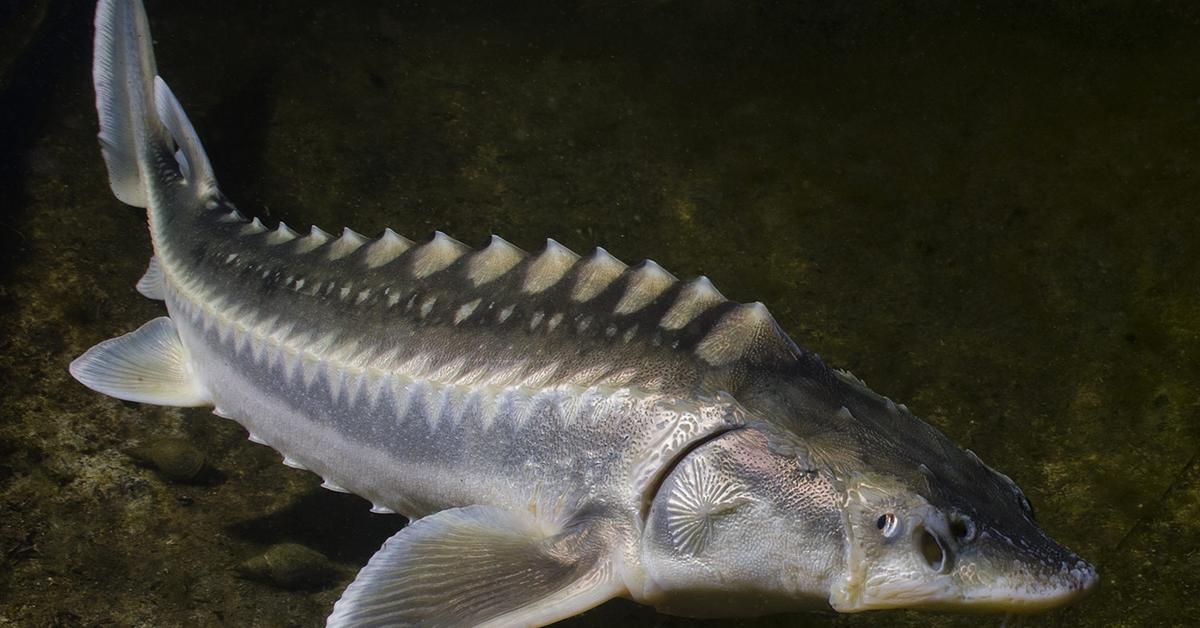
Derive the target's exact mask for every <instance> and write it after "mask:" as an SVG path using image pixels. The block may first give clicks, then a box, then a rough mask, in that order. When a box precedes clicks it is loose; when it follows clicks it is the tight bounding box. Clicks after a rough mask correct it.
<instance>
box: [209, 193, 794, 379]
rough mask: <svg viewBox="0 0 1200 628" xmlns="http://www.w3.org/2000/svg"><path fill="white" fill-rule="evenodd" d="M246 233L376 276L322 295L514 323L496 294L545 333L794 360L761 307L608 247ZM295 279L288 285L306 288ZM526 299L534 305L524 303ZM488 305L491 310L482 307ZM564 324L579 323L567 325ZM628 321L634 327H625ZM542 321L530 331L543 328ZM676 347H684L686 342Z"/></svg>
mask: <svg viewBox="0 0 1200 628" xmlns="http://www.w3.org/2000/svg"><path fill="white" fill-rule="evenodd" d="M232 218H233V219H234V220H236V219H238V218H240V214H237V215H233V216H232ZM241 221H245V219H241ZM239 233H240V234H241V235H245V236H254V237H262V238H263V239H264V243H265V244H268V245H271V246H276V245H286V247H287V248H286V249H285V250H286V251H287V252H288V253H290V254H292V255H296V256H302V257H309V258H311V261H315V260H317V259H323V260H325V261H326V263H327V264H329V265H330V267H334V266H342V267H345V271H346V272H347V273H353V272H358V273H366V274H367V275H368V277H367V278H364V279H366V281H361V280H360V281H345V282H343V285H342V287H340V288H339V289H338V290H323V291H318V290H316V289H315V288H312V287H311V286H310V290H312V291H313V294H314V295H320V296H328V297H330V298H340V299H341V300H343V301H348V302H351V303H353V304H355V305H360V304H363V303H366V304H368V305H369V304H371V303H385V304H387V305H388V306H389V307H394V306H401V307H403V306H404V305H405V301H406V300H407V302H408V305H409V307H407V308H405V311H412V312H414V313H415V315H416V316H419V317H420V318H421V319H422V320H428V321H430V322H434V321H445V322H447V323H448V324H452V325H455V326H458V325H460V324H464V323H466V322H468V321H474V322H476V323H481V322H483V319H481V318H480V317H481V316H483V314H484V313H485V312H493V318H494V319H495V322H497V323H505V322H507V321H508V319H509V317H510V316H511V314H510V313H511V312H513V311H514V310H513V307H508V306H506V305H504V304H502V303H500V300H502V299H500V298H499V297H498V298H497V299H494V300H492V301H491V302H490V303H488V301H489V298H490V297H493V296H497V295H501V294H503V295H505V296H504V298H507V299H508V300H511V301H514V303H513V305H517V310H518V311H521V308H525V309H527V310H528V317H527V318H530V319H533V320H534V321H537V323H541V322H542V321H545V322H546V323H547V325H542V326H541V329H543V330H545V331H554V330H555V329H568V328H574V329H575V330H576V331H577V332H578V333H582V332H583V331H584V330H585V329H587V328H588V327H589V326H591V325H592V324H593V323H595V326H593V327H592V330H593V331H596V330H607V331H608V336H610V337H615V336H617V335H618V334H617V332H618V331H621V330H624V331H625V332H627V333H624V334H621V336H622V337H624V338H625V339H626V342H628V341H629V338H630V337H632V336H633V335H634V333H635V331H645V330H646V329H647V328H648V327H657V328H658V329H659V330H660V332H661V333H660V336H661V334H662V333H666V334H675V336H677V337H687V338H688V339H689V340H688V341H687V342H685V343H684V346H685V347H686V348H690V349H691V350H692V351H693V352H694V354H695V356H696V357H697V358H699V359H700V360H701V361H703V362H705V363H707V364H709V365H711V366H715V367H724V366H728V365H730V364H732V363H735V362H738V361H742V360H747V359H757V358H761V357H762V356H773V357H775V356H780V357H783V358H784V359H790V353H792V350H791V349H789V347H792V346H794V345H792V344H791V343H790V341H788V340H787V338H786V336H785V335H784V334H783V333H782V331H780V329H779V326H778V324H777V323H776V322H775V320H774V319H773V318H772V317H771V315H770V313H769V312H768V311H767V309H766V307H765V306H763V305H762V304H761V303H751V304H735V303H731V302H729V301H728V299H726V298H725V296H724V295H722V294H721V293H720V292H719V291H718V290H717V289H716V288H715V287H714V286H713V285H712V282H711V281H709V280H708V278H707V277H704V276H700V277H697V278H695V279H692V280H690V281H685V282H681V281H679V280H678V279H676V278H675V276H674V275H672V274H671V273H669V272H668V271H666V270H665V269H664V268H663V267H662V266H660V265H658V264H657V263H655V262H654V261H652V260H645V261H643V262H642V263H640V264H637V265H635V266H632V267H630V266H627V265H626V264H624V263H623V262H621V261H620V260H618V259H617V258H615V257H613V256H612V255H611V254H609V253H608V252H607V251H606V250H604V249H603V248H600V247H597V248H596V249H594V250H593V251H592V252H591V253H590V254H588V255H586V256H582V257H581V256H580V255H578V254H576V253H575V252H573V251H571V250H570V249H568V248H567V247H565V246H563V245H562V244H560V243H558V242H557V241H555V240H553V239H547V240H546V243H545V245H544V246H543V247H541V249H540V250H538V251H537V252H535V253H533V254H530V253H527V252H525V251H524V250H522V249H520V248H519V247H516V246H514V245H513V244H511V243H509V242H508V241H506V240H504V239H503V238H500V237H499V236H492V237H491V239H490V240H489V242H488V244H487V245H486V246H484V247H482V248H480V249H471V248H470V247H468V246H467V245H465V244H463V243H462V242H459V241H458V240H455V239H454V238H451V237H450V236H448V235H446V234H444V233H442V232H440V231H436V232H434V234H433V236H432V237H431V238H429V239H428V240H427V241H425V242H423V243H419V244H417V243H414V242H413V241H412V240H409V239H408V238H405V237H403V236H401V235H399V234H397V233H396V232H394V231H392V230H391V229H387V230H385V231H384V232H383V234H382V235H381V236H379V237H378V238H375V239H368V238H366V237H365V236H363V235H361V234H359V233H357V232H355V231H353V230H351V229H349V228H346V229H344V230H343V231H342V234H341V236H340V237H337V238H334V237H332V236H331V235H329V234H328V233H326V232H324V231H322V230H321V229H320V228H318V227H316V226H314V227H312V228H311V230H310V232H309V234H308V235H306V236H303V237H300V236H299V235H298V234H297V233H296V232H295V231H293V230H292V229H290V228H289V227H288V226H287V225H285V224H283V223H280V224H279V226H278V227H277V228H276V229H274V230H269V229H267V228H266V227H264V226H262V224H261V222H259V221H258V220H257V219H255V220H254V221H248V222H243V224H242V226H241V228H240V229H239ZM370 275H374V276H375V279H374V280H373V281H372V280H370V278H369V277H370ZM295 283H296V282H295V280H293V284H292V285H289V286H288V287H290V288H292V289H296V290H298V289H299V286H297V285H295ZM373 284H379V285H377V286H373ZM300 285H303V284H300ZM422 289H427V290H428V289H437V290H442V291H445V292H448V293H449V296H448V297H443V298H441V299H436V298H429V297H422V298H417V297H416V296H415V292H416V291H419V290H422ZM409 293H414V294H412V295H410V294H409ZM409 296H412V297H413V298H409ZM522 299H523V300H525V301H527V302H529V303H525V304H521V305H518V304H517V303H516V302H517V301H518V300H522ZM481 302H483V303H484V304H485V305H488V306H491V307H480V303H481ZM530 303H532V304H530ZM520 318H521V317H520V316H517V317H513V320H514V321H515V320H519V319H520ZM564 318H565V319H566V320H567V321H568V322H572V321H573V324H562V325H561V326H560V322H561V321H563V320H564ZM593 319H595V320H593ZM623 321H624V322H626V323H627V324H625V325H624V326H623V327H622V326H621V323H622V322H623ZM530 322H532V321H530ZM537 323H534V324H532V325H528V327H529V329H530V330H531V331H532V330H536V329H538V328H539V325H538V324H537ZM647 323H648V324H647ZM689 330H690V331H689ZM597 333H598V332H597ZM673 344H674V346H676V347H679V346H681V345H680V342H678V338H677V340H676V342H674V343H673Z"/></svg>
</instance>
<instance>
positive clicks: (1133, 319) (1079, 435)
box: [0, 0, 1200, 626]
mask: <svg viewBox="0 0 1200 628" xmlns="http://www.w3.org/2000/svg"><path fill="white" fill-rule="evenodd" d="M71 4H74V3H68V2H62V3H55V2H48V1H33V0H31V2H29V3H26V4H23V5H22V7H21V8H6V9H4V10H3V11H0V17H4V18H6V19H8V20H9V21H8V24H6V25H4V26H3V27H0V28H3V29H4V30H3V34H4V35H5V42H6V45H5V46H4V47H0V63H3V65H2V66H0V72H3V78H2V79H0V80H2V81H3V83H2V84H0V89H2V90H3V91H2V92H0V94H2V95H3V100H0V113H3V114H5V118H6V119H4V120H2V121H0V124H3V125H4V129H3V131H2V133H3V135H2V136H0V139H2V140H4V141H3V142H2V143H3V146H2V147H0V151H4V153H3V154H4V155H5V162H4V164H3V170H2V171H0V184H2V186H0V187H2V188H3V189H2V190H0V200H3V202H4V205H5V209H6V216H5V217H4V218H3V224H2V231H3V233H2V234H0V240H2V246H3V249H4V251H3V255H2V258H3V260H4V262H5V264H6V265H5V268H4V270H3V274H2V275H0V308H2V312H3V318H2V319H0V329H2V333H3V335H2V337H0V347H2V351H0V387H2V390H3V403H2V404H0V626H2V625H20V626H26V625H30V626H50V625H57V626H76V625H79V626H93V625H147V626H149V625H156V626H159V625H167V626H169V625H222V624H224V625H236V626H248V625H259V626H275V625H297V626H309V625H319V624H320V623H321V622H322V621H323V618H324V617H325V615H326V614H327V612H328V610H329V608H330V606H331V605H332V603H333V601H334V600H335V599H336V598H337V596H338V594H339V592H340V589H341V588H342V586H344V583H345V582H348V580H349V578H350V577H351V576H352V574H353V570H354V569H355V568H356V567H357V566H358V565H360V564H362V563H363V562H365V561H366V559H367V558H368V557H369V556H370V554H371V552H372V551H373V550H374V549H375V548H376V547H377V546H378V544H379V543H380V542H382V540H383V539H384V538H386V537H387V536H388V535H389V534H390V533H391V532H392V531H394V530H395V529H396V528H397V527H398V526H399V525H400V524H401V521H400V520H399V519H398V518H395V517H391V518H389V517H380V516H374V515H370V514H369V513H367V512H366V508H367V506H366V504H365V502H362V501H361V500H359V499H357V498H354V497H350V496H344V495H335V494H332V493H328V492H325V491H322V490H320V489H319V488H318V487H317V481H315V477H314V476H311V475H309V474H307V473H304V472H300V471H295V470H291V469H288V468H286V467H283V466H282V465H280V464H278V457H277V456H276V454H274V453H273V452H271V451H270V450H268V449H266V448H262V447H258V446H255V445H252V444H250V443H248V442H246V441H245V435H244V433H243V432H242V431H241V430H240V428H238V427H237V426H236V425H234V424H232V423H230V422H226V421H221V420H219V419H216V418H215V417H212V416H211V415H210V414H208V413H207V412H206V411H203V410H177V409H163V408H153V407H149V406H142V405H135V404H123V403H120V402H117V401H114V400H111V399H106V398H102V397H100V396H98V395H96V394H93V393H90V392H88V391H86V390H84V389H83V388H82V387H81V386H79V385H77V384H76V383H74V382H73V381H72V380H70V379H69V377H68V376H67V373H66V364H67V363H68V362H69V361H70V359H72V358H73V357H74V356H76V355H78V354H79V353H80V352H82V351H83V350H84V349H86V348H87V347H89V346H91V345H92V344H94V343H96V342H97V341H99V340H101V339H104V338H108V337H111V336H114V335H118V334H120V333H123V332H125V331H128V330H130V329H133V328H134V327H136V326H138V325H139V324H140V323H142V322H143V321H145V320H148V319H150V318H152V317H154V316H157V315H159V314H160V313H161V310H160V305H158V304H156V303H154V302H150V301H148V300H146V299H144V298H142V297H140V296H139V295H138V294H137V293H136V292H135V291H134V290H133V284H134V282H135V281H136V280H137V278H138V277H139V276H140V274H141V272H142V270H143V267H144V265H145V262H146V259H147V258H148V257H149V254H150V249H149V244H148V241H147V238H146V235H145V230H144V218H143V216H141V215H140V214H139V213H138V212H136V211H134V210H132V209H129V208H124V207H122V206H120V205H119V204H118V203H117V202H116V201H115V200H114V199H113V198H112V196H111V194H110V193H109V191H108V186H107V182H106V180H105V171H104V167H103V164H102V162H101V160H100V156H99V151H98V150H97V149H96V143H95V140H94V134H95V130H96V129H95V112H94V109H93V105H92V93H91V85H90V80H89V64H90V32H89V29H88V22H89V21H90V15H89V13H90V9H88V8H87V7H84V8H82V9H80V8H74V7H72V6H69V5H71ZM813 4H814V6H800V5H788V6H773V5H771V6H758V7H754V8H748V7H743V6H741V5H740V3H721V2H702V3H690V2H687V3H685V2H657V3H645V4H638V5H635V6H626V5H625V4H624V3H606V2H590V1H586V0H585V1H582V2H576V3H571V4H570V5H569V7H568V6H567V5H561V6H560V7H559V8H555V9H521V10H514V9H511V8H509V9H500V8H491V6H490V4H485V3H480V4H479V6H469V7H465V8H453V9H451V8H445V7H442V6H441V5H440V3H431V4H430V5H414V4H409V3H395V2H366V1H363V2H355V3H329V2H312V1H308V0H304V1H299V2H282V1H276V2H265V3H256V4H255V6H254V7H253V8H250V7H247V6H244V5H243V3H237V2H217V1H209V2H176V3H165V2H152V3H151V4H150V6H149V10H150V14H151V23H152V27H153V29H154V32H155V35H156V37H157V45H158V53H159V64H160V68H161V71H162V73H163V74H164V75H165V77H166V78H167V79H168V80H169V81H170V83H171V85H172V87H173V88H174V90H175V92H176V93H177V94H178V95H179V97H180V99H181V100H182V101H183V103H184V105H185V107H186V108H187V109H188V111H189V113H190V114H191V117H192V119H193V121H194V122H195V124H196V126H197V128H198V130H199V131H200V133H201V136H202V137H203V138H204V140H205V143H206V146H207V147H208V149H209V154H210V156H211V157H212V160H213V163H214V165H215V167H216V169H217V175H218V178H219V179H220V181H221V182H222V187H223V188H224V190H225V191H226V192H227V194H228V195H229V196H230V197H232V198H233V199H234V200H235V201H236V202H237V203H238V204H239V206H241V207H242V208H243V209H245V210H246V211H247V213H252V214H257V215H260V216H262V217H263V218H264V220H265V221H267V222H273V221H277V220H281V219H282V220H286V221H287V222H288V223H289V224H291V225H293V226H303V225H307V224H310V223H317V224H319V225H321V226H322V227H323V228H325V229H326V230H327V231H334V230H335V229H340V227H341V226H343V225H349V226H352V227H354V228H355V229H356V230H358V231H360V232H363V233H368V234H373V233H376V232H378V231H379V230H381V229H382V228H383V227H384V226H391V227H393V228H394V229H395V230H396V231H398V232H400V233H405V234H408V235H411V236H414V237H417V236H423V235H425V234H428V233H429V232H430V231H432V230H433V229H442V230H444V231H446V232H447V233H450V234H452V235H454V236H455V237H457V238H459V239H460V240H463V241H464V242H467V243H470V244H479V243H482V242H483V241H484V240H485V238H486V237H487V236H488V235H489V234H491V233H493V232H495V233H498V234H501V235H503V236H504V237H506V238H507V239H509V240H511V241H513V242H514V243H516V244H518V245H520V246H523V247H525V248H528V249H532V248H536V247H537V246H538V245H539V243H540V242H541V240H542V238H544V237H546V236H552V237H554V238H556V239H558V240H560V241H561V242H563V243H564V244H566V245H567V246H569V247H571V248H573V249H576V250H586V249H588V248H590V247H591V246H593V245H596V244H599V245H603V246H604V247H605V248H607V249H608V250H609V251H611V252H612V253H613V254H614V255H616V256H618V257H620V258H622V259H624V260H626V261H636V260H640V259H642V258H643V257H653V258H654V259H655V260H657V261H658V262H660V263H661V264H662V265H663V266H664V267H666V268H668V269H670V270H671V271H673V272H674V273H675V274H676V275H678V276H681V277H688V276H693V275H697V274H706V275H708V276H709V277H710V278H711V279H712V280H713V282H714V283H715V284H716V285H717V286H718V287H719V288H720V289H721V290H722V291H723V292H724V293H725V294H726V295H728V296H730V297H732V298H736V299H739V300H744V301H753V300H761V301H763V302H765V303H766V304H767V305H768V306H769V307H770V309H771V311H772V312H773V313H774V315H775V316H776V317H777V318H778V319H779V321H780V322H781V324H782V325H783V326H784V327H785V328H786V329H787V330H789V332H791V333H792V335H793V337H794V338H795V339H796V341H797V342H798V343H800V344H801V345H803V346H806V347H809V348H811V349H813V350H815V351H818V352H819V353H820V354H821V355H822V357H823V358H825V359H826V361H828V362H830V363H832V364H834V365H837V366H841V367H845V368H849V369H850V370H852V371H854V372H855V373H856V374H858V375H860V376H861V377H863V378H864V379H865V380H866V381H868V382H869V383H870V384H871V385H872V387H873V388H875V389H876V390H878V391H880V392H882V393H884V394H887V395H889V396H891V397H893V398H896V399H899V400H902V401H905V402H907V403H908V405H909V406H910V407H911V408H912V409H913V410H914V411H915V412H917V413H918V414H919V415H921V416H923V417H925V418H926V419H927V420H929V421H930V422H932V423H933V424H935V425H937V426H938V427H939V428H941V429H942V430H944V431H945V432H946V433H947V434H949V435H950V436H951V437H952V438H953V439H954V440H955V441H957V442H958V443H960V444H962V445H964V446H968V447H970V448H971V449H973V450H975V451H976V452H978V453H979V454H980V455H981V457H982V458H983V459H984V460H986V461H988V462H989V463H991V464H992V465H993V466H996V467H998V468H999V469H1001V470H1003V471H1005V472H1006V473H1008V474H1009V475H1011V476H1012V477H1013V478H1014V479H1015V480H1016V481H1017V482H1018V483H1019V484H1020V485H1021V486H1022V487H1024V489H1025V490H1026V492H1027V493H1028V494H1029V496H1030V498H1031V500H1032V501H1033V503H1034V506H1035V508H1036V510H1037V513H1038V517H1039V520H1040V521H1041V522H1042V524H1043V525H1044V526H1045V527H1046V528H1047V529H1048V530H1049V531H1050V533H1051V534H1052V535H1053V536H1055V537H1056V538H1057V539H1059V540H1060V541H1062V542H1063V543H1064V544H1066V545H1067V546H1069V547H1071V548H1073V549H1075V550H1076V551H1078V552H1079V553H1080V554H1082V555H1083V556H1085V557H1086V558H1088V559H1089V560H1091V561H1093V562H1095V563H1096V564H1097V566H1098V567H1099V569H1100V571H1101V574H1102V576H1103V578H1104V581H1103V584H1102V586H1101V588H1100V589H1099V591H1097V592H1096V593H1095V594H1094V595H1093V596H1092V597H1091V598H1089V599H1087V600H1085V601H1084V602H1083V603H1081V604H1080V605H1078V606H1075V607H1072V608H1069V609H1065V610H1062V611H1059V612H1056V613H1052V614H1049V615H1045V616H1038V617H1030V618H1013V619H1010V620H1008V622H1007V625H1010V626H1011V625H1030V626H1037V625H1080V624H1089V625H1184V624H1187V623H1188V622H1190V621H1195V620H1196V618H1197V616H1198V615H1200V603H1198V602H1197V599H1198V598H1200V553H1198V548H1200V465H1198V464H1197V455H1198V453H1200V393H1198V392H1197V388H1198V387H1197V383H1198V382H1200V253H1197V247H1198V246H1200V218H1198V217H1197V210H1198V209H1200V151H1198V147H1200V64H1197V63H1196V59H1197V58H1200V19H1198V17H1197V16H1198V14H1197V12H1196V10H1194V9H1191V8H1186V7H1187V5H1186V4H1182V3H1181V4H1180V7H1184V8H1172V7H1170V6H1167V5H1164V4H1155V5H1153V6H1152V7H1147V6H1143V5H1142V4H1141V3H1118V2H1110V3H1099V4H1092V6H1084V5H1082V4H1079V5H1077V4H1075V3H1068V2H1062V3H1059V4H1058V5H1056V6H1052V7H1040V8H1039V7H1035V6H1033V5H1030V6H1026V7H1025V8H1023V9H1021V10H1015V9H1005V10H1000V9H994V10H988V9H974V8H962V7H960V6H959V3H950V2H947V3H943V4H942V6H939V7H936V8H924V9H920V10H915V9H913V7H911V6H909V5H908V4H907V3H902V2H878V3H873V5H872V6H869V7H868V6H863V7H861V8H854V9H849V8H845V9H830V8H828V7H824V6H821V5H822V4H823V3H813ZM14 6H15V5H14ZM43 10H44V12H42V11H43ZM39 25H40V30H35V29H37V28H39ZM13 33H19V34H21V37H20V38H16V37H15V36H12V34H13ZM30 34H32V36H31V35H30ZM14 42H17V43H14ZM165 436H183V437H186V438H188V439H190V440H191V441H192V442H194V443H195V444H197V445H198V446H199V447H200V448H201V449H202V450H204V451H205V452H206V453H207V455H208V457H209V464H210V465H211V466H212V467H213V468H214V469H215V471H216V473H215V475H214V476H213V477H210V478H208V479H206V480H204V481H203V482H200V483H193V484H183V483H176V482H172V481H169V480H167V479H165V478H164V477H163V476H161V475H159V474H157V473H155V472H153V471H149V470H147V469H145V468H143V467H141V466H139V465H138V464H137V463H136V462H135V461H134V460H133V459H132V458H131V457H129V456H128V455H127V452H128V451H129V449H130V448H132V447H133V446H135V445H138V444H142V443H146V442H149V441H151V440H153V439H155V438H159V437H165ZM284 541H294V542H299V543H302V544H305V545H307V546H309V547H312V548H315V549H317V550H320V551H322V552H324V553H326V554H327V555H329V556H330V557H331V558H332V559H333V560H334V561H335V562H336V563H337V564H338V565H340V566H341V567H342V568H344V571H343V572H341V575H340V576H339V581H338V582H337V583H336V584H334V585H333V586H330V587H328V588H324V589H317V590H301V591H287V590H281V589H279V588H274V587H271V586H268V585H264V584H259V583H256V582H252V581H248V580H244V579H242V578H240V577H239V576H238V574H237V573H236V572H235V570H234V567H235V566H236V565H237V564H238V563H239V562H241V561H242V560H245V559H247V558H249V557H251V556H254V555H257V554H259V553H261V552H262V551H263V550H264V549H265V548H266V547H267V546H268V545H270V544H273V543H279V542H284ZM1003 621H1004V620H1003V618H1002V617H994V618H993V617H984V618H980V617H956V616H948V615H933V614H918V613H878V614H869V615H860V616H852V617H838V616H834V615H824V614H811V615H798V616H785V617H771V618H766V619H758V620H735V621H729V620H726V621H710V622H701V623H703V624H705V625H745V626H775V625H832V624H837V625H864V626H865V625H931V624H932V625H945V626H950V625H954V626H974V625H978V624H980V623H983V624H994V625H999V624H1001V623H1002V622H1003ZM618 623H620V624H621V625H669V626H678V625H690V624H691V623H692V622H691V621H688V620H680V619H675V618H669V617H664V616H659V615H655V614H654V613H653V612H651V611H649V610H648V609H644V608H641V607H637V606H634V605H632V604H629V603H624V602H614V603H610V604H608V605H606V606H604V607H601V608H600V609H597V610H595V611H592V612H590V613H588V614H587V615H585V616H583V617H581V618H577V619H575V620H572V621H570V622H567V624H566V625H575V626H602V625H603V626H608V625H618Z"/></svg>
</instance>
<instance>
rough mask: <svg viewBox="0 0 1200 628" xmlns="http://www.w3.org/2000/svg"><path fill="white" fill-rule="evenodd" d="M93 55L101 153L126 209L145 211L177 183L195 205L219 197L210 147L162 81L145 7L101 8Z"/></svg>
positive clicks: (127, 0)
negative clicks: (160, 190) (202, 142)
mask: <svg viewBox="0 0 1200 628" xmlns="http://www.w3.org/2000/svg"><path fill="white" fill-rule="evenodd" d="M93 52H94V61H93V66H92V79H93V82H94V83H95V86H96V112H97V113H98V114H99V116H100V149H101V152H103V153H104V161H105V163H107V164H108V180H109V185H110V186H111V187H112V191H113V194H115V195H116V197H117V198H118V199H119V200H120V201H121V202H123V203H126V204H129V205H134V206H136V207H146V206H148V205H149V204H150V199H151V197H152V194H153V193H154V191H155V189H157V186H161V185H163V184H166V183H171V182H175V181H179V182H182V183H183V185H184V186H187V187H189V188H190V191H191V192H192V194H194V195H195V198H201V197H203V196H206V195H208V194H211V193H212V192H215V191H216V188H217V182H216V178H215V177H214V176H213V173H212V168H211V166H210V165H209V163H208V157H207V155H205V153H204V147H203V146H201V145H200V140H199V138H197V137H196V132H195V130H193V129H192V124H191V122H189V121H188V119H187V116H186V115H185V114H184V113H183V108H182V107H180V106H179V102H178V101H176V100H175V96H174V95H172V94H171V90H170V89H169V88H167V85H166V83H165V82H163V80H162V79H161V78H159V77H158V76H157V75H156V72H157V70H156V68H155V64H154V49H153V47H152V45H151V40H150V26H149V24H148V22H147V20H146V11H145V9H143V8H142V3H141V0H101V1H100V4H99V5H98V6H97V7H96V40H95V46H94V49H93ZM176 146H178V147H179V150H178V151H176V148H175V147H176ZM171 157H174V159H171Z"/></svg>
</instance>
